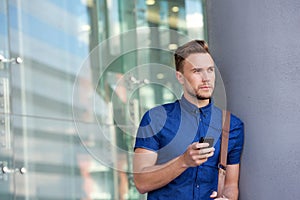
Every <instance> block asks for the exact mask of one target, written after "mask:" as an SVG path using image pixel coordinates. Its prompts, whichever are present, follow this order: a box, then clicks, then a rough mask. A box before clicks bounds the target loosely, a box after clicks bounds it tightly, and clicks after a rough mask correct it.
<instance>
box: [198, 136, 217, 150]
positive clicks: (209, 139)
mask: <svg viewBox="0 0 300 200" xmlns="http://www.w3.org/2000/svg"><path fill="white" fill-rule="evenodd" d="M199 142H200V143H208V144H209V146H208V147H207V148H210V147H213V145H214V138H213V137H207V138H204V137H201V138H200V140H199Z"/></svg>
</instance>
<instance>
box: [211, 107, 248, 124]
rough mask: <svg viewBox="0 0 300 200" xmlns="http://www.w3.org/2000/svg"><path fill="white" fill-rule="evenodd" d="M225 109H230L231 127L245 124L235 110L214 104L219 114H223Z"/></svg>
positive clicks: (215, 110)
mask: <svg viewBox="0 0 300 200" xmlns="http://www.w3.org/2000/svg"><path fill="white" fill-rule="evenodd" d="M223 111H229V112H230V127H231V129H234V128H236V127H239V126H243V124H244V123H243V121H242V120H241V119H240V118H239V117H238V116H237V115H236V114H235V113H233V112H231V111H230V110H226V109H222V108H220V107H218V106H215V105H214V112H215V113H217V115H219V116H222V112H223Z"/></svg>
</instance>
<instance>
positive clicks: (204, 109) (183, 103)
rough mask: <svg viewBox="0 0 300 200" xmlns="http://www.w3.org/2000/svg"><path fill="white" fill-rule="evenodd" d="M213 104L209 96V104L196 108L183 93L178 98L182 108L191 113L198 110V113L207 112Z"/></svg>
mask: <svg viewBox="0 0 300 200" xmlns="http://www.w3.org/2000/svg"><path fill="white" fill-rule="evenodd" d="M213 104H214V101H213V99H212V98H211V99H210V100H209V104H207V105H206V106H204V107H202V108H198V107H197V106H196V105H195V104H193V103H191V102H189V101H188V100H187V99H186V98H185V97H184V96H183V95H182V97H181V99H180V105H181V106H182V108H183V109H185V110H187V111H188V112H191V113H199V111H200V113H203V114H207V113H208V112H210V111H211V108H212V105H213Z"/></svg>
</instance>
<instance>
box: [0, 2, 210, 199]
mask: <svg viewBox="0 0 300 200" xmlns="http://www.w3.org/2000/svg"><path fill="white" fill-rule="evenodd" d="M7 2H8V4H7V6H6V5H5V6H4V7H2V6H0V20H1V21H0V22H1V24H3V25H4V26H3V27H4V28H3V27H2V28H0V41H1V44H0V45H1V46H0V47H1V48H3V49H0V53H1V52H4V53H6V54H7V52H10V53H11V56H15V55H17V56H21V57H22V58H23V60H24V63H22V64H21V65H19V66H14V65H11V66H10V68H9V70H8V71H5V72H3V71H1V70H0V75H1V76H6V78H8V80H9V81H8V83H9V89H10V91H8V92H9V94H10V95H8V96H10V98H11V99H9V102H10V106H9V112H1V113H2V114H4V113H5V114H6V115H5V116H6V117H8V118H9V120H8V121H9V122H10V123H9V127H10V128H9V130H11V133H12V134H11V137H10V139H11V144H12V148H11V151H9V152H6V153H3V151H2V150H1V153H0V158H1V159H6V160H8V162H9V163H8V164H9V165H10V166H11V167H16V168H20V167H21V166H25V167H26V169H27V171H28V173H26V174H24V175H20V174H11V175H9V176H8V179H10V180H11V181H10V182H9V181H8V182H6V183H7V184H5V187H2V185H3V184H2V182H1V180H0V184H1V185H0V186H1V187H0V188H1V189H0V199H2V197H4V196H5V197H8V196H14V195H15V196H16V197H17V198H18V199H64V200H66V199H82V200H88V199H106V200H108V199H112V200H113V199H119V200H123V199H124V200H125V199H145V195H140V194H139V193H138V192H137V191H136V189H135V187H134V183H133V180H132V173H131V172H132V161H131V159H132V152H133V149H132V147H133V142H134V137H135V132H136V128H137V127H138V124H139V121H140V118H141V116H142V115H143V114H144V112H145V111H146V110H147V109H149V108H152V107H154V106H156V105H158V104H162V103H167V102H171V101H173V100H175V99H176V98H179V97H180V95H181V89H180V88H181V87H180V85H179V84H178V83H177V82H176V81H175V74H174V67H173V66H174V64H173V51H174V50H175V49H176V48H177V46H178V45H179V44H182V43H183V42H185V41H186V40H189V39H191V38H198V39H203V37H204V32H205V31H204V25H203V21H204V20H203V13H202V0H180V1H167V0H155V1H145V0H137V1H118V0H99V1H93V0H75V1H74V2H72V4H71V3H70V2H69V1H67V0H51V1H50V0H44V1H35V2H34V3H32V1H30V0H22V1H7ZM0 5H1V3H0ZM4 8H7V9H4ZM3 16H8V17H9V20H8V22H9V23H6V24H5V23H2V20H4V18H3ZM7 33H9V35H7ZM2 41H4V42H3V43H2ZM8 41H9V45H8ZM2 44H3V45H2ZM9 47H10V48H11V49H8V48H9ZM8 56H10V55H8ZM0 134H1V133H0ZM0 139H1V142H2V140H3V139H2V138H1V137H0ZM0 176H1V174H0ZM13 180H15V182H14V181H13Z"/></svg>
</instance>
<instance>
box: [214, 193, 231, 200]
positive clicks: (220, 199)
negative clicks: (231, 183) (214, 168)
mask: <svg viewBox="0 0 300 200" xmlns="http://www.w3.org/2000/svg"><path fill="white" fill-rule="evenodd" d="M217 196H218V193H217V192H216V191H213V193H212V194H211V195H210V198H212V199H215V200H229V199H228V198H226V197H225V196H224V195H223V196H222V197H218V198H217Z"/></svg>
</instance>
